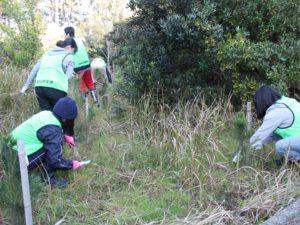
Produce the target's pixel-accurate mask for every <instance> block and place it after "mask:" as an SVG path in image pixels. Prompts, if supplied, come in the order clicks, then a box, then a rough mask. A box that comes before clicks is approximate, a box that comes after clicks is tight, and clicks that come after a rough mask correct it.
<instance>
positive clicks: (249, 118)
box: [247, 101, 252, 130]
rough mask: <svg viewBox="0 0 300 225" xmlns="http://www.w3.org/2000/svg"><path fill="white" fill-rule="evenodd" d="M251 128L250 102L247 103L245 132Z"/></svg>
mask: <svg viewBox="0 0 300 225" xmlns="http://www.w3.org/2000/svg"><path fill="white" fill-rule="evenodd" d="M251 127H252V111H251V102H250V101H248V102H247V130H250V129H251Z"/></svg>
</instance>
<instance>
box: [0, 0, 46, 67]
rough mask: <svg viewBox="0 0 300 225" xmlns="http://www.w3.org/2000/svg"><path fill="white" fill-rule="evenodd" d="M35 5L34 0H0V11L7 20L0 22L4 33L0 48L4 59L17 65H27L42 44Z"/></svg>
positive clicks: (40, 27)
mask: <svg viewBox="0 0 300 225" xmlns="http://www.w3.org/2000/svg"><path fill="white" fill-rule="evenodd" d="M36 6H37V1H36V0H22V1H17V0H2V1H1V3H0V13H1V14H2V15H4V18H6V19H7V21H9V22H8V24H5V23H0V32H2V33H3V34H4V35H3V38H2V39H0V50H1V52H2V54H3V55H2V56H3V57H4V58H5V60H6V61H8V62H13V63H14V64H15V65H17V66H26V65H28V64H29V63H30V62H31V61H32V60H33V59H34V58H35V57H36V55H37V54H39V51H40V49H41V46H42V44H41V41H40V38H39V35H40V34H41V31H42V26H41V16H40V15H39V14H38V13H37V9H36Z"/></svg>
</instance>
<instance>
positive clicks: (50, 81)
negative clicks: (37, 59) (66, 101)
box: [34, 47, 73, 93]
mask: <svg viewBox="0 0 300 225" xmlns="http://www.w3.org/2000/svg"><path fill="white" fill-rule="evenodd" d="M66 57H69V58H72V57H73V56H72V55H71V54H70V53H69V52H68V51H67V50H66V49H64V48H61V47H54V48H53V49H51V50H49V51H48V52H46V53H45V54H44V55H43V57H42V59H41V64H40V68H39V70H38V72H37V76H36V79H35V85H34V86H35V87H49V88H53V89H57V90H60V91H63V92H65V93H68V90H69V88H68V77H67V76H66V74H65V72H66V71H65V69H64V67H63V65H62V64H63V61H64V59H65V58H66Z"/></svg>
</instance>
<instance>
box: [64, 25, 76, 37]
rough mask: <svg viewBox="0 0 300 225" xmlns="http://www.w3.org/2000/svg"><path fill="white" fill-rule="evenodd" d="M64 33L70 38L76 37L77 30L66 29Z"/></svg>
mask: <svg viewBox="0 0 300 225" xmlns="http://www.w3.org/2000/svg"><path fill="white" fill-rule="evenodd" d="M64 31H65V34H66V35H67V34H68V35H70V37H75V30H74V28H73V27H66V28H65V29H64Z"/></svg>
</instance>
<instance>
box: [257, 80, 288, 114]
mask: <svg viewBox="0 0 300 225" xmlns="http://www.w3.org/2000/svg"><path fill="white" fill-rule="evenodd" d="M281 96H282V95H281V94H280V93H279V92H278V91H277V90H275V89H273V88H271V87H268V86H261V87H260V88H259V89H258V90H257V91H256V92H255V95H254V97H253V101H254V106H255V110H256V114H257V118H258V119H262V118H264V116H265V115H266V111H267V109H268V108H269V107H270V106H271V105H273V104H274V103H275V102H276V101H277V100H278V99H280V98H281Z"/></svg>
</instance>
